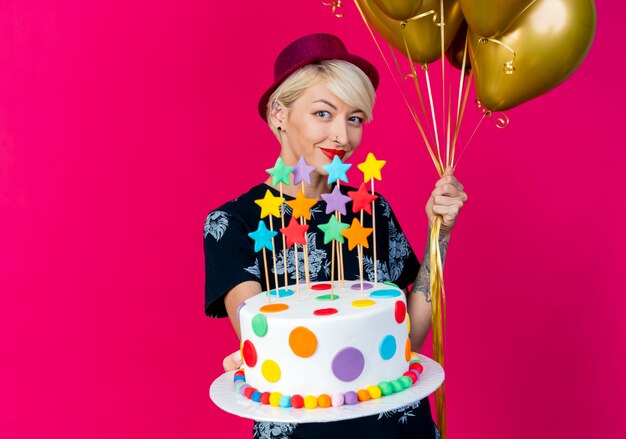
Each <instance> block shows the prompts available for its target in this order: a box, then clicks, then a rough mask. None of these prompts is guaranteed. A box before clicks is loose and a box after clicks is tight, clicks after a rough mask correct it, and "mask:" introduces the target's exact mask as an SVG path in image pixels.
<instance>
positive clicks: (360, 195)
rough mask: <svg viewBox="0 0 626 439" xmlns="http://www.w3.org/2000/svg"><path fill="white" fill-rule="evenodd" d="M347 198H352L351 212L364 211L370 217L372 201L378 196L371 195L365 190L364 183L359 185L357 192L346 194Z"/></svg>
mask: <svg viewBox="0 0 626 439" xmlns="http://www.w3.org/2000/svg"><path fill="white" fill-rule="evenodd" d="M348 196H349V197H350V198H352V212H354V213H357V212H358V211H359V210H364V211H366V212H367V213H369V214H370V215H371V214H372V201H374V200H375V199H377V198H378V195H372V194H370V193H369V192H368V191H367V189H365V183H361V186H360V187H359V190H358V191H350V192H348Z"/></svg>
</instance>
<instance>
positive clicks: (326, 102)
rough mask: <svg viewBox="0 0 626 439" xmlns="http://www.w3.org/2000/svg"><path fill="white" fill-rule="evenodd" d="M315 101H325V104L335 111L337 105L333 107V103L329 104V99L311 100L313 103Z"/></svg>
mask: <svg viewBox="0 0 626 439" xmlns="http://www.w3.org/2000/svg"><path fill="white" fill-rule="evenodd" d="M316 102H323V103H325V104H326V105H328V106H329V107H331V108H332V109H333V110H335V111H336V110H337V107H335V106H334V105H333V104H331V103H330V102H329V101H327V100H326V99H318V100H317V101H313V103H316Z"/></svg>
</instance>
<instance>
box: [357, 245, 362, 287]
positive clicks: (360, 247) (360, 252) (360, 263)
mask: <svg viewBox="0 0 626 439" xmlns="http://www.w3.org/2000/svg"><path fill="white" fill-rule="evenodd" d="M357 252H358V254H359V276H360V278H361V299H363V246H362V245H361V244H359V246H358V247H357Z"/></svg>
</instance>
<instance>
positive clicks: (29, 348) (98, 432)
mask: <svg viewBox="0 0 626 439" xmlns="http://www.w3.org/2000/svg"><path fill="white" fill-rule="evenodd" d="M209 3H211V6H209ZM346 4H347V7H346V8H345V13H346V17H345V18H344V19H342V20H339V19H336V18H334V17H333V16H332V15H331V14H330V11H329V10H328V8H325V7H323V6H322V5H321V2H320V1H313V0H309V1H301V2H207V1H202V0H197V1H176V2H169V3H167V2H148V1H135V2H127V1H119V0H107V1H90V2H68V1H65V2H64V1H59V2H45V1H27V0H20V1H2V2H0V11H2V12H1V13H0V220H1V222H0V248H1V249H2V251H1V253H0V255H1V261H0V340H1V343H0V349H1V351H0V359H1V360H0V368H1V369H0V389H2V390H1V391H0V395H1V396H0V400H1V401H2V407H1V408H0V437H11V438H13V437H15V438H35V437H63V438H83V437H91V438H109V437H121V438H131V437H132V438H134V437H153V438H172V437H186V438H195V437H197V438H207V437H220V436H221V435H224V436H226V435H228V437H232V438H245V437H250V431H251V425H252V423H251V421H247V420H241V419H238V418H235V417H234V416H232V415H228V414H226V413H223V412H222V411H220V410H219V409H218V408H217V407H216V406H215V405H214V404H213V403H212V402H211V401H210V400H209V397H208V389H209V386H210V384H211V382H212V380H213V379H215V378H216V377H217V376H218V375H219V374H220V373H221V361H222V358H223V357H224V355H226V354H228V353H230V352H231V351H233V350H234V349H236V347H237V341H236V338H235V335H234V333H233V331H232V330H231V328H230V324H229V322H228V321H227V320H226V319H222V320H213V319H209V318H207V317H205V316H204V314H203V300H204V297H203V294H204V292H203V282H204V273H203V252H202V226H203V223H204V219H205V217H206V214H207V213H208V212H209V210H211V209H213V208H215V207H217V206H218V205H219V204H221V203H222V202H224V201H226V200H228V199H230V198H233V197H235V196H237V195H238V194H240V193H241V192H243V191H245V190H247V188H248V187H250V186H251V185H253V184H256V183H257V182H260V181H261V180H262V179H264V172H263V170H264V169H265V168H267V167H270V166H271V164H272V163H273V161H274V160H275V157H276V154H277V151H278V149H277V144H276V143H275V140H274V138H273V137H272V135H271V133H270V132H269V130H268V129H267V128H266V127H265V126H264V125H263V124H262V122H261V121H260V119H259V118H258V116H257V114H256V102H257V99H258V96H260V94H261V93H262V92H263V91H264V89H265V87H266V86H267V85H269V83H270V82H271V76H272V73H271V72H272V63H273V59H274V57H275V56H276V54H277V53H278V51H279V50H280V48H281V47H283V46H284V45H285V44H286V43H287V42H289V41H291V40H292V39H294V38H295V37H298V36H300V35H303V34H306V33H311V32H317V31H328V32H332V33H336V34H338V35H340V36H341V37H342V38H343V39H344V40H345V42H346V44H347V45H348V47H349V48H350V49H351V50H352V51H354V52H356V53H359V54H362V55H365V56H366V57H368V58H369V59H370V60H371V61H372V62H374V63H375V64H376V65H377V66H379V67H380V71H381V76H382V83H381V86H380V88H379V95H378V102H377V106H376V109H375V121H374V122H373V124H372V125H370V126H367V127H366V130H365V137H364V141H363V144H362V146H361V150H360V151H359V152H358V154H357V156H356V158H355V161H356V162H359V161H360V160H361V159H363V158H364V156H365V154H366V152H368V151H374V152H375V153H376V154H377V155H378V156H379V157H382V158H385V159H387V160H388V161H389V164H388V166H387V168H385V174H384V177H385V180H384V181H383V183H382V184H381V185H380V186H379V189H380V190H381V192H383V193H384V194H385V195H386V196H387V198H389V199H390V200H391V202H392V205H393V206H394V207H395V209H396V213H397V215H398V217H399V219H400V221H401V223H402V225H403V227H404V229H405V230H406V232H407V234H408V236H409V239H410V241H411V243H412V244H413V246H414V248H415V249H416V251H417V252H418V253H420V254H421V252H422V250H423V246H424V242H425V238H426V219H425V214H424V213H423V212H424V210H423V206H424V204H425V202H426V199H427V197H428V194H429V193H430V191H431V189H432V186H433V184H434V182H435V180H436V175H435V172H434V168H433V165H432V163H431V162H430V161H429V158H428V156H427V154H426V150H425V148H424V146H423V144H422V143H421V141H419V140H418V138H417V130H416V129H415V127H414V126H413V125H412V122H411V121H410V119H409V117H408V114H407V112H406V109H405V108H404V107H403V104H402V101H401V100H400V97H399V94H398V92H397V90H396V89H395V87H394V86H393V83H392V82H391V79H390V77H389V75H388V74H387V72H386V71H385V70H384V67H383V64H382V61H381V59H380V56H379V54H378V53H377V52H376V50H375V48H374V46H373V44H372V41H371V39H370V37H369V35H368V34H367V33H366V30H365V28H364V26H363V24H362V22H361V21H360V18H359V17H358V15H357V12H356V10H355V8H354V6H353V5H352V3H351V2H346ZM616 4H619V2H598V5H597V7H598V29H597V34H596V39H595V42H594V45H593V47H592V49H591V52H590V53H589V55H588V57H587V59H586V60H585V62H584V64H583V65H582V66H581V68H580V69H579V70H578V71H577V72H576V73H575V74H574V75H573V76H572V77H571V78H570V79H569V80H568V81H567V82H565V83H564V84H563V85H562V86H560V87H558V88H557V89H556V90H554V91H552V92H550V93H549V94H547V95H545V96H543V97H541V98H539V99H536V100H534V101H532V102H529V103H526V104H524V105H522V106H521V107H518V108H516V109H514V110H511V111H509V112H508V115H509V117H510V118H511V124H510V126H509V127H508V128H507V129H506V130H498V129H497V128H495V127H494V126H493V125H492V124H486V125H484V126H483V127H482V128H481V130H480V131H479V133H478V135H477V137H476V138H475V140H474V142H473V143H472V146H471V147H470V149H469V150H468V152H467V153H466V155H465V156H464V157H463V160H462V161H461V165H460V166H459V168H458V172H457V176H458V178H459V179H460V180H461V181H462V182H463V183H464V185H465V187H466V190H467V192H468V194H469V201H468V203H467V205H466V207H465V208H464V209H463V212H462V216H461V218H460V220H459V223H458V225H457V228H456V229H455V231H454V236H453V238H452V242H451V247H450V250H449V254H448V261H447V265H446V270H447V271H446V281H447V284H446V285H447V294H448V319H449V325H448V335H447V357H446V358H447V374H448V375H447V397H448V417H449V433H450V437H452V438H454V437H456V438H459V437H464V438H479V437H480V438H483V437H500V438H528V437H536V438H548V437H568V438H588V437H607V438H617V437H624V436H625V435H626V427H625V426H624V417H623V411H624V407H625V399H626V397H625V396H624V395H626V379H624V374H623V370H624V367H623V364H624V360H625V355H624V348H625V346H626V344H625V341H626V340H625V336H624V334H625V333H626V324H625V321H626V319H625V318H624V311H625V309H626V306H625V305H626V299H625V298H624V293H625V291H626V288H625V287H626V282H625V280H626V279H625V277H626V276H625V272H626V270H625V269H624V263H625V258H624V250H623V249H624V246H625V244H626V242H625V241H626V234H625V232H624V229H623V224H624V220H626V215H625V213H626V208H625V203H624V200H625V197H624V188H625V186H624V177H623V166H624V159H625V153H624V146H625V142H624V138H623V137H624V136H623V133H622V132H623V129H624V124H625V123H626V118H625V112H624V98H625V97H626V96H625V95H626V89H625V87H624V82H623V74H622V73H623V71H624V68H625V67H626V64H625V62H624V58H623V56H622V54H623V47H622V40H623V38H622V32H621V31H622V29H623V20H622V17H623V15H624V12H626V7H624V6H623V5H622V6H611V5H616ZM468 110H469V111H470V113H469V115H468V118H467V120H468V121H471V123H470V122H468V126H471V125H473V124H474V123H475V122H476V113H475V110H474V109H473V108H471V107H468ZM465 138H466V137H465ZM228 165H230V167H228ZM352 178H354V179H356V178H357V177H356V174H352ZM428 351H430V350H429V349H427V352H428ZM218 432H219V434H218Z"/></svg>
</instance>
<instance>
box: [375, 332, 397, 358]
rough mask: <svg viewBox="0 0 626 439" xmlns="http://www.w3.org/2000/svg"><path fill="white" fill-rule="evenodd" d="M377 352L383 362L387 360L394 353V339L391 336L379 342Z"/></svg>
mask: <svg viewBox="0 0 626 439" xmlns="http://www.w3.org/2000/svg"><path fill="white" fill-rule="evenodd" d="M378 351H379V353H380V356H381V357H382V359H383V360H389V359H390V358H392V357H393V356H394V355H395V353H396V339H395V337H394V336H393V335H386V336H385V337H383V339H382V340H381V341H380V345H379V346H378Z"/></svg>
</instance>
